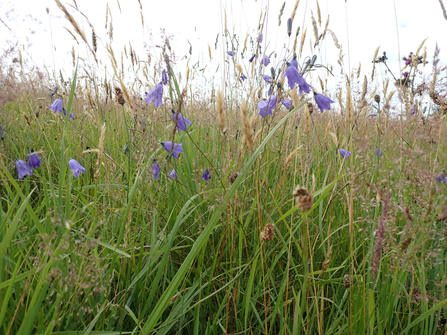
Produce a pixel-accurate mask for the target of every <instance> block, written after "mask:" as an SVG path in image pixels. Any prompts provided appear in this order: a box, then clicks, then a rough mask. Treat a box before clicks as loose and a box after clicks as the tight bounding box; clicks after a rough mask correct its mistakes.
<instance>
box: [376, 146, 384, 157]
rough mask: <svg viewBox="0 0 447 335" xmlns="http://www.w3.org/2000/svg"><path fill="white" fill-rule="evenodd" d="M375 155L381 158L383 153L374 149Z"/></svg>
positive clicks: (378, 149)
mask: <svg viewBox="0 0 447 335" xmlns="http://www.w3.org/2000/svg"><path fill="white" fill-rule="evenodd" d="M376 155H377V156H379V157H382V156H383V152H382V150H380V148H376Z"/></svg>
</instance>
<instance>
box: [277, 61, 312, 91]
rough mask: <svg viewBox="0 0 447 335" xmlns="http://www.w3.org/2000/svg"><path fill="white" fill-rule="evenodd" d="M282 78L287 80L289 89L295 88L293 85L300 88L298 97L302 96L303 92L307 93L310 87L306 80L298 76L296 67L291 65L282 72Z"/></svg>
mask: <svg viewBox="0 0 447 335" xmlns="http://www.w3.org/2000/svg"><path fill="white" fill-rule="evenodd" d="M283 78H287V82H288V84H289V87H290V89H293V88H294V87H295V84H296V85H298V86H299V88H300V92H299V93H300V95H301V94H303V92H306V93H309V92H310V89H311V88H312V86H310V85H309V84H308V83H307V82H306V80H304V78H303V77H301V75H300V74H299V72H298V70H297V69H296V67H294V66H292V65H290V64H289V65H288V66H287V69H286V71H285V72H284V75H283Z"/></svg>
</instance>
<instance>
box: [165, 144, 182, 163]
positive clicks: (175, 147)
mask: <svg viewBox="0 0 447 335" xmlns="http://www.w3.org/2000/svg"><path fill="white" fill-rule="evenodd" d="M161 145H162V146H163V149H165V150H166V151H167V152H168V153H170V154H171V155H172V157H174V158H177V159H178V155H179V154H181V153H182V152H183V148H182V145H183V143H172V142H170V141H166V142H161ZM171 150H172V153H171Z"/></svg>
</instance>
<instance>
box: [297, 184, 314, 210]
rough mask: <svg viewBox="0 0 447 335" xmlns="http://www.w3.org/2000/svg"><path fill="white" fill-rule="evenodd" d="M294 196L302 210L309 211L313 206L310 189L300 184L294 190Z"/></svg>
mask: <svg viewBox="0 0 447 335" xmlns="http://www.w3.org/2000/svg"><path fill="white" fill-rule="evenodd" d="M293 196H294V197H295V201H296V206H297V207H298V208H299V209H300V211H301V212H307V211H308V210H309V209H311V208H312V204H313V197H312V194H310V193H309V191H308V190H306V189H305V188H302V187H300V186H298V187H297V188H296V189H295V191H294V192H293Z"/></svg>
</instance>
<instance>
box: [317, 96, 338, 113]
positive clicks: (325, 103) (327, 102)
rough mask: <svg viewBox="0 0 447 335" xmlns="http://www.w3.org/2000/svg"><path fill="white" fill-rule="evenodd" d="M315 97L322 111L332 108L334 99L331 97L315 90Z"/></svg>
mask: <svg viewBox="0 0 447 335" xmlns="http://www.w3.org/2000/svg"><path fill="white" fill-rule="evenodd" d="M314 99H315V102H316V103H317V106H318V108H320V111H321V113H323V111H324V110H330V109H331V103H333V102H334V101H333V100H331V99H329V98H328V97H327V96H325V95H323V94H320V93H317V92H314Z"/></svg>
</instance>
